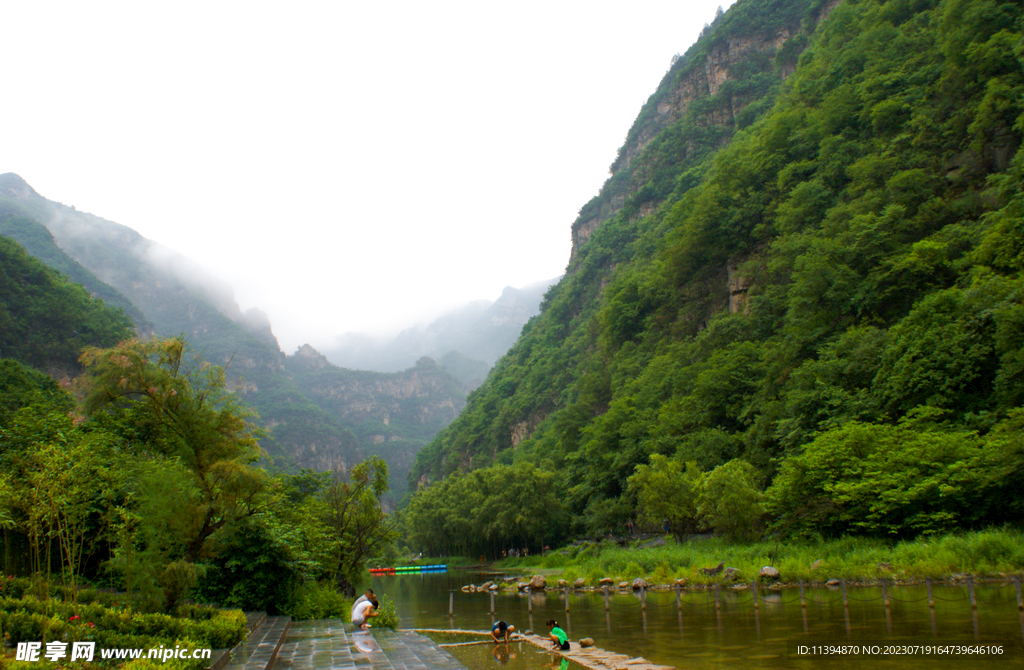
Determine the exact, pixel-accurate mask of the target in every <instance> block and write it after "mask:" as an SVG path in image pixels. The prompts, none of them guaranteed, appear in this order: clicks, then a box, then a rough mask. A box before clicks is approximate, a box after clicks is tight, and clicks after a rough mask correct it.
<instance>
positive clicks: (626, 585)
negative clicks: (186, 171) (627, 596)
mask: <svg viewBox="0 0 1024 670" xmlns="http://www.w3.org/2000/svg"><path fill="white" fill-rule="evenodd" d="M619 588H620V589H628V588H629V582H619Z"/></svg>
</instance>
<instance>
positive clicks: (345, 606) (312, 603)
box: [288, 582, 352, 619]
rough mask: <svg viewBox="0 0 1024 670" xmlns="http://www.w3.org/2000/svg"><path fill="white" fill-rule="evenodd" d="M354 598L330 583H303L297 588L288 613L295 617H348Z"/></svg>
mask: <svg viewBox="0 0 1024 670" xmlns="http://www.w3.org/2000/svg"><path fill="white" fill-rule="evenodd" d="M351 609H352V599H350V598H346V597H345V596H344V595H343V594H341V593H339V592H338V591H337V589H335V588H334V586H333V585H330V584H317V583H315V582H314V583H312V584H303V585H302V586H300V587H298V588H297V589H296V590H295V599H294V600H293V601H292V604H291V605H290V606H289V611H288V613H289V614H290V615H291V617H292V618H293V619H331V618H336V619H341V618H348V616H349V612H350V610H351Z"/></svg>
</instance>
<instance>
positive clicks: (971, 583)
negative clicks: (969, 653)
mask: <svg viewBox="0 0 1024 670" xmlns="http://www.w3.org/2000/svg"><path fill="white" fill-rule="evenodd" d="M967 594H968V595H969V596H970V597H971V609H972V610H976V609H978V601H977V600H975V598H974V577H971V576H970V575H968V577H967ZM975 637H977V635H975Z"/></svg>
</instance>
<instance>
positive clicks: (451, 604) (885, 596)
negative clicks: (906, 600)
mask: <svg viewBox="0 0 1024 670" xmlns="http://www.w3.org/2000/svg"><path fill="white" fill-rule="evenodd" d="M1013 582H1014V586H1015V588H1016V590H1017V609H1018V610H1020V611H1024V599H1022V597H1021V587H1020V577H1014V578H1013ZM839 584H840V589H841V591H842V594H843V607H845V608H849V607H850V604H849V601H848V599H847V597H846V580H845V579H842V580H840V582H839ZM798 585H799V587H800V607H803V608H806V607H807V598H806V596H805V595H804V581H803V580H802V579H801V580H800V581H799V582H798ZM925 585H926V586H927V588H928V607H931V608H932V609H934V608H935V598H934V596H933V595H932V580H931V579H926V580H925ZM601 590H602V591H603V592H604V608H605V610H608V609H609V608H610V605H609V600H608V586H607V585H604V586H602V587H601ZM714 590H715V609H722V601H721V597H720V593H719V585H718V584H715V586H714ZM675 591H676V608H677V609H682V608H683V599H682V587H680V586H679V585H678V584H676V588H675ZM564 592H565V611H566V612H568V611H569V587H568V586H567V587H565V588H564ZM751 592H752V593H753V595H754V609H759V608H760V607H761V604H760V602H759V600H758V597H757V596H758V594H757V582H756V581H755V582H753V583H752V584H751ZM527 593H529V591H528V592H527ZM967 594H968V597H969V598H970V601H971V609H978V601H977V598H975V595H974V579H973V578H972V577H968V578H967ZM490 595H491V614H494V591H491V592H490ZM882 600H884V601H885V608H886V609H889V584H888V582H886V581H885V580H884V579H883V580H882ZM526 602H527V606H528V607H529V612H530V614H533V599H532V598H527V599H526ZM640 607H641V609H647V589H645V588H641V589H640ZM448 616H450V617H452V616H455V592H454V591H451V592H449V593H448Z"/></svg>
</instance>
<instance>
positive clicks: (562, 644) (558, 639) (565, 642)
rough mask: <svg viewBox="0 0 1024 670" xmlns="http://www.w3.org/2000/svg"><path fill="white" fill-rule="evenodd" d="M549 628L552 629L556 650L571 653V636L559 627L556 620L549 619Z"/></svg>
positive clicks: (552, 639) (552, 638)
mask: <svg viewBox="0 0 1024 670" xmlns="http://www.w3.org/2000/svg"><path fill="white" fill-rule="evenodd" d="M548 628H550V629H551V641H552V642H554V643H555V648H556V649H561V650H562V651H569V636H568V635H566V633H565V631H564V630H562V629H561V628H559V627H558V622H557V621H555V620H554V619H548Z"/></svg>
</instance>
